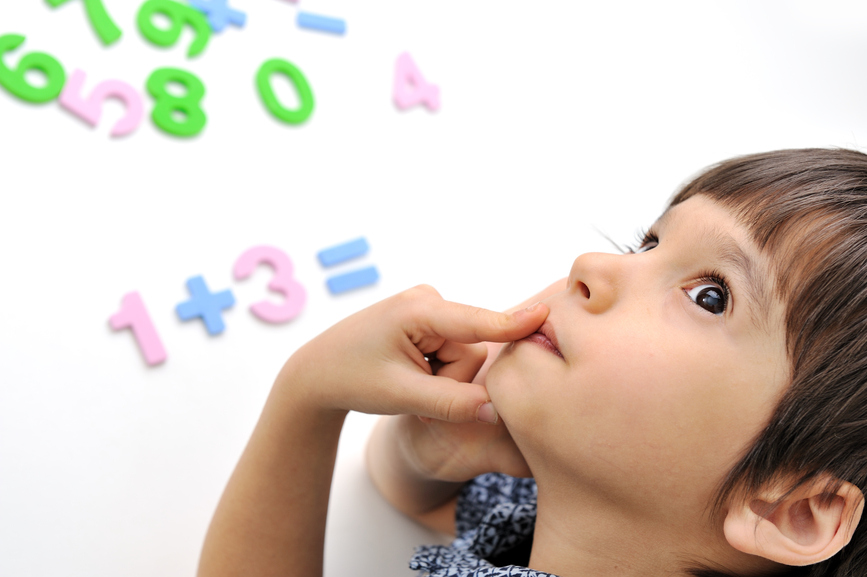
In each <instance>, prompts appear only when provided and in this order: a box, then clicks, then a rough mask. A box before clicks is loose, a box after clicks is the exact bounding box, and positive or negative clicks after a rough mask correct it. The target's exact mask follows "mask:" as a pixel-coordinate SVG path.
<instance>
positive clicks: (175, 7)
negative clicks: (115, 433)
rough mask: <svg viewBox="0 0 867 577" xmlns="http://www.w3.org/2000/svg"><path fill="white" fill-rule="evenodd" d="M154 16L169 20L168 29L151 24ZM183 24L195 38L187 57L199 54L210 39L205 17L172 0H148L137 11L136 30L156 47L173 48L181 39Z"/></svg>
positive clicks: (209, 27) (209, 29) (208, 25)
mask: <svg viewBox="0 0 867 577" xmlns="http://www.w3.org/2000/svg"><path fill="white" fill-rule="evenodd" d="M154 14H162V15H163V16H165V17H166V18H168V19H169V23H170V24H169V28H168V29H167V30H163V29H162V28H158V27H157V26H156V25H155V24H154V23H153V16H154ZM184 24H189V25H190V27H191V28H192V29H193V32H194V33H195V35H196V37H195V39H194V40H193V43H192V44H190V49H189V50H188V51H187V57H189V58H192V57H193V56H196V55H197V54H199V53H201V52H202V50H204V49H205V46H207V45H208V40H209V39H210V38H211V25H210V24H208V19H207V18H205V15H204V14H202V13H201V12H199V11H198V10H196V9H195V8H192V7H190V6H187V5H185V4H180V3H178V2H173V1H172V0H148V1H147V2H145V3H144V4H142V5H141V8H139V11H138V28H139V30H141V33H142V35H143V36H144V37H145V38H147V39H148V40H150V41H151V42H153V43H154V44H156V45H157V46H163V47H167V46H174V44H175V42H177V41H178V39H179V38H180V37H181V32H183V29H184Z"/></svg>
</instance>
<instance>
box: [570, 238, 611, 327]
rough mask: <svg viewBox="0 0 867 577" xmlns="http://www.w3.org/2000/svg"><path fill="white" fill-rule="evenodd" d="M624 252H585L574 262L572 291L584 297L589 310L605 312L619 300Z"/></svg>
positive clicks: (571, 272) (571, 273)
mask: <svg viewBox="0 0 867 577" xmlns="http://www.w3.org/2000/svg"><path fill="white" fill-rule="evenodd" d="M623 260H624V258H623V255H617V254H606V253H602V252H588V253H584V254H582V255H581V256H579V257H578V258H576V259H575V262H574V263H572V270H571V271H570V272H569V285H568V286H569V291H570V292H573V293H574V294H575V296H576V297H577V298H579V299H581V302H582V304H583V306H584V308H586V309H587V310H588V311H590V312H592V313H597V314H598V313H602V312H605V311H606V310H608V309H610V308H611V307H612V306H613V305H614V303H615V302H617V297H618V294H619V291H620V286H621V284H622V270H621V268H622V263H623Z"/></svg>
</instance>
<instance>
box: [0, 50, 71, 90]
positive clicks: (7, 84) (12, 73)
mask: <svg viewBox="0 0 867 577" xmlns="http://www.w3.org/2000/svg"><path fill="white" fill-rule="evenodd" d="M23 42H24V36H21V35H20V34H5V35H3V36H0V86H3V88H5V89H6V90H8V91H9V92H11V93H12V94H14V95H15V96H17V97H18V98H20V99H21V100H26V101H27V102H33V103H34V104H41V103H43V102H48V101H50V100H54V99H55V98H57V96H58V95H59V94H60V91H61V90H63V85H64V84H66V72H64V70H63V66H61V65H60V62H58V61H57V59H56V58H54V57H53V56H51V55H49V54H45V53H44V52H31V53H30V54H26V55H24V57H23V58H21V60H20V61H19V62H18V66H17V67H16V68H15V69H14V70H12V69H10V68H9V67H8V66H6V64H5V63H4V62H3V55H4V54H6V53H7V52H11V51H12V50H15V49H16V48H18V47H19V46H21V44H22V43H23ZM29 70H38V71H40V72H42V74H44V75H45V86H34V85H32V84H30V83H29V82H28V81H27V78H26V77H25V74H26V73H27V72H28V71H29Z"/></svg>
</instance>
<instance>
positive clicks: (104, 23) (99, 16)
mask: <svg viewBox="0 0 867 577" xmlns="http://www.w3.org/2000/svg"><path fill="white" fill-rule="evenodd" d="M82 1H83V2H84V10H85V12H87V18H88V20H90V25H91V26H93V29H94V30H95V31H96V35H97V36H99V39H100V40H101V41H102V43H103V44H105V45H106V46H108V45H109V44H113V43H114V42H117V41H118V40H119V39H120V37H121V36H122V35H123V33H122V32H121V30H120V28H118V27H117V24H115V23H114V20H112V19H111V16H109V14H108V11H107V10H106V9H105V6H103V4H102V0H82ZM47 2H48V4H49V5H50V6H51V7H52V8H57V7H58V6H60V5H61V4H66V3H67V2H69V0H47Z"/></svg>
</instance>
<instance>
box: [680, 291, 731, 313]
mask: <svg viewBox="0 0 867 577" xmlns="http://www.w3.org/2000/svg"><path fill="white" fill-rule="evenodd" d="M686 294H687V295H689V298H691V299H692V301H693V302H694V303H695V304H697V305H698V306H700V307H701V308H703V309H704V310H706V311H707V312H709V313H712V314H715V315H721V314H723V313H724V312H726V304H727V299H726V294H725V291H724V290H723V289H721V288H720V287H718V286H716V285H712V284H702V285H698V286H697V287H695V288H691V289H689V290H688V291H686Z"/></svg>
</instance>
